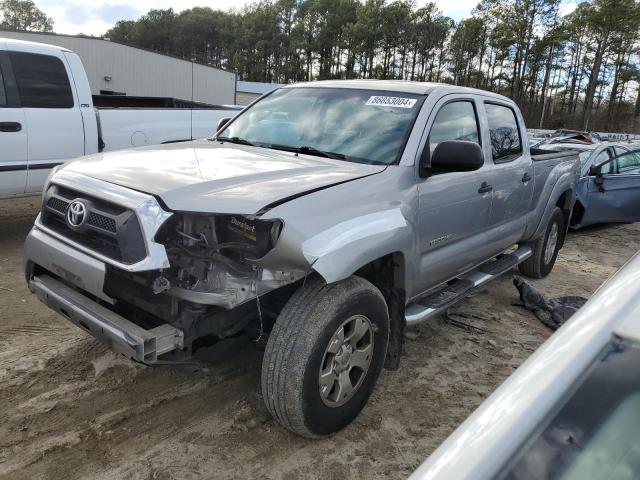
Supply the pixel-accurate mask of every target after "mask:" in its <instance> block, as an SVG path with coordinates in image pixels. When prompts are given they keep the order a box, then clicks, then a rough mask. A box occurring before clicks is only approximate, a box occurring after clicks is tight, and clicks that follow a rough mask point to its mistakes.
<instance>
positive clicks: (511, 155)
mask: <svg viewBox="0 0 640 480" xmlns="http://www.w3.org/2000/svg"><path fill="white" fill-rule="evenodd" d="M484 113H485V114H486V117H487V122H486V123H487V128H486V129H485V131H484V137H485V138H484V140H485V141H484V143H485V145H487V146H488V147H489V150H490V157H491V159H492V161H493V163H494V168H493V170H492V172H491V185H492V186H493V192H492V194H491V195H492V205H491V214H490V216H489V229H490V231H491V233H492V235H491V237H492V238H494V239H495V241H496V246H497V248H498V249H504V248H507V247H509V246H510V245H513V244H514V243H515V242H517V241H518V240H520V238H522V234H523V233H524V229H525V226H526V222H525V220H526V215H527V213H529V210H530V208H531V198H532V195H533V165H532V162H531V158H530V156H529V155H527V154H525V150H524V141H523V137H524V135H526V132H523V131H521V129H520V125H523V121H522V119H519V118H518V114H517V111H516V109H515V108H514V107H513V105H510V104H509V103H502V102H500V101H499V100H494V99H491V100H488V101H485V102H484ZM485 155H488V153H487V154H485Z"/></svg>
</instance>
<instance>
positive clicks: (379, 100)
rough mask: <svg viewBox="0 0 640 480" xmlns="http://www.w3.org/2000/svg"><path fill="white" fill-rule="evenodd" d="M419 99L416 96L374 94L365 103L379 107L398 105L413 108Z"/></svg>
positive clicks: (398, 106)
mask: <svg viewBox="0 0 640 480" xmlns="http://www.w3.org/2000/svg"><path fill="white" fill-rule="evenodd" d="M417 101H418V100H416V99H415V98H403V97H383V96H379V95H374V96H373V97H369V100H367V103H365V105H374V106H377V107H397V108H413V106H414V105H415V104H416V102H417Z"/></svg>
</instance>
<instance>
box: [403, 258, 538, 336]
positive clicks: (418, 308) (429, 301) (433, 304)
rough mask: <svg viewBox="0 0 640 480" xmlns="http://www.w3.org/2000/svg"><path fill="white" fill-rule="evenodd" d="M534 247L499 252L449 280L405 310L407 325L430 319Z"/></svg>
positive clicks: (497, 274) (494, 276)
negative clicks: (461, 275) (492, 257)
mask: <svg viewBox="0 0 640 480" xmlns="http://www.w3.org/2000/svg"><path fill="white" fill-rule="evenodd" d="M531 253H532V252H531V248H530V247H527V246H522V247H519V248H518V249H517V250H516V251H515V252H513V253H509V254H503V255H498V256H497V257H496V258H495V259H494V260H490V261H488V262H486V263H483V264H482V265H480V266H479V267H478V268H476V269H475V270H472V271H471V272H469V273H468V274H466V275H465V276H464V277H463V278H456V279H454V280H452V281H450V282H449V283H448V284H447V285H446V286H445V287H443V288H442V289H440V290H438V291H436V292H434V293H431V294H429V295H427V296H426V297H422V298H421V299H420V300H418V301H417V302H415V303H412V304H410V305H408V306H407V308H406V309H405V319H406V321H407V326H412V325H417V324H418V323H422V322H424V321H425V320H428V319H430V318H432V317H434V316H436V315H438V314H439V313H441V312H442V311H444V310H446V309H447V308H449V307H451V306H452V305H454V304H455V303H457V302H459V301H460V300H462V299H463V298H465V297H466V296H467V294H468V293H469V292H470V291H471V290H473V289H474V288H477V287H479V286H480V285H484V284H485V283H487V282H488V281H490V280H493V279H494V278H497V277H499V276H500V275H502V274H503V273H506V272H508V271H509V270H511V269H512V268H514V267H515V266H517V265H518V264H520V263H522V262H523V261H525V260H526V259H527V258H529V257H530V256H531Z"/></svg>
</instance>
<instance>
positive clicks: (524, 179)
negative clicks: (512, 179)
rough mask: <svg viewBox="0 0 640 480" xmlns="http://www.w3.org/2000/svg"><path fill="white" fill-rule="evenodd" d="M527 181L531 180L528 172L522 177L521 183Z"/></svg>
mask: <svg viewBox="0 0 640 480" xmlns="http://www.w3.org/2000/svg"><path fill="white" fill-rule="evenodd" d="M529 180H531V175H529V172H526V173H525V174H524V175H523V176H522V183H527V182H528V181H529Z"/></svg>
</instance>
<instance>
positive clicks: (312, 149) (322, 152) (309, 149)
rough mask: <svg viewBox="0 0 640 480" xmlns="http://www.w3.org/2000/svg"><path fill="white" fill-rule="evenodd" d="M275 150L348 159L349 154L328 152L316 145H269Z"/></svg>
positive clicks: (334, 158)
mask: <svg viewBox="0 0 640 480" xmlns="http://www.w3.org/2000/svg"><path fill="white" fill-rule="evenodd" d="M269 148H272V149H274V150H284V151H287V152H295V153H302V154H304V155H315V156H316V157H324V158H331V159H333V160H346V159H347V156H346V155H344V154H342V153H334V152H327V151H325V150H320V149H318V148H315V147H310V146H307V145H304V146H302V147H290V146H288V145H269Z"/></svg>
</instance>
